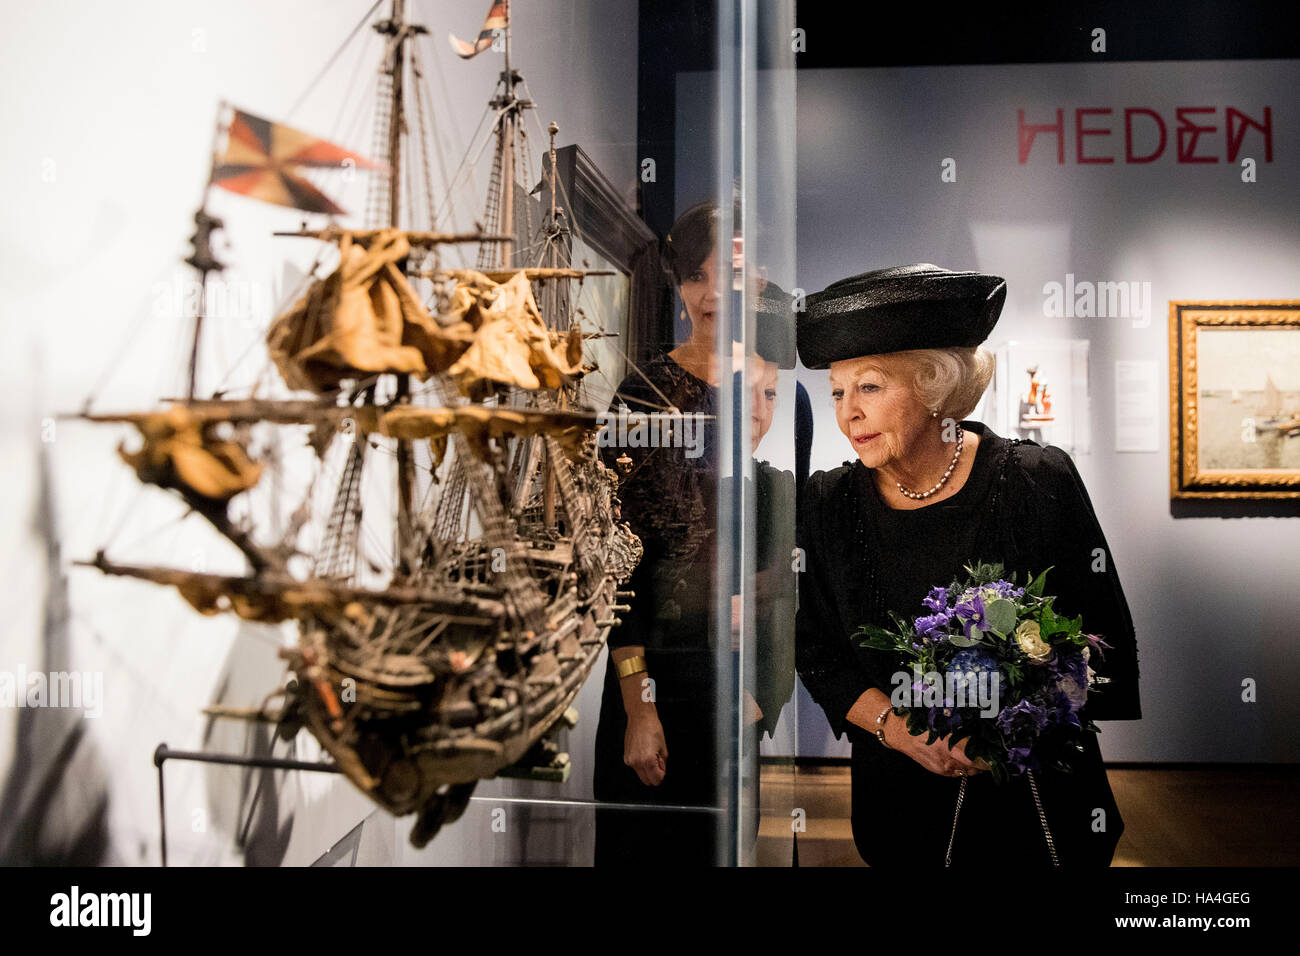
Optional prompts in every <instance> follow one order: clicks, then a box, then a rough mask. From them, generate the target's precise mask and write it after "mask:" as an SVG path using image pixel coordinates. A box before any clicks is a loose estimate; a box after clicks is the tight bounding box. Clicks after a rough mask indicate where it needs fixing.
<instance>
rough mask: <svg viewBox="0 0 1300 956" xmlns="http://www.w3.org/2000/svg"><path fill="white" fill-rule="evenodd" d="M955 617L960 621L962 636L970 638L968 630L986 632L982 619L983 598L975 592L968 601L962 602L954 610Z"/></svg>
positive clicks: (985, 623)
mask: <svg viewBox="0 0 1300 956" xmlns="http://www.w3.org/2000/svg"><path fill="white" fill-rule="evenodd" d="M955 610H956V612H957V616H958V617H959V618H961V620H962V635H963V636H964V637H970V629H971V628H972V627H978V628H979V629H980V630H982V631H983V630H987V629H988V628H987V626H986V625H987V622H986V621H985V619H984V598H983V597H982V596H981V595H980V593H979V591H976V592H975V594H974V596H973V597H972V598H971V599H970V600H969V601H962V602H961V603H959V604H958V605H957V607H956V608H955Z"/></svg>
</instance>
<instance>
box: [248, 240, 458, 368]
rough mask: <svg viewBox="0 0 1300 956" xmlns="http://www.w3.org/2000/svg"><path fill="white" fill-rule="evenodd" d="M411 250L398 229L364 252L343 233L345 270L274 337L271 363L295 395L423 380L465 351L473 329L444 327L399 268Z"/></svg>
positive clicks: (317, 288)
mask: <svg viewBox="0 0 1300 956" xmlns="http://www.w3.org/2000/svg"><path fill="white" fill-rule="evenodd" d="M410 250H411V247H410V243H409V242H407V240H406V237H405V236H404V235H403V234H402V233H401V231H400V230H397V229H386V230H383V231H382V232H381V233H379V234H378V235H377V236H375V237H374V238H373V239H372V240H371V241H369V242H367V243H365V244H364V245H363V244H361V243H358V242H354V241H353V239H352V236H351V235H350V234H348V233H347V232H342V233H340V235H339V265H338V268H336V269H335V270H334V272H332V273H331V274H330V275H329V276H328V277H327V278H325V279H323V280H321V281H318V282H316V283H314V284H313V285H312V287H311V289H309V290H308V292H307V294H306V295H305V296H303V297H302V298H301V299H299V300H298V302H297V303H296V304H295V305H294V307H293V308H292V309H291V310H290V311H289V312H287V313H285V314H284V315H282V316H280V317H279V318H278V319H276V320H275V322H274V323H273V324H272V325H271V329H270V331H269V332H268V333H267V345H268V347H269V349H270V352H271V358H272V360H273V361H274V362H275V364H276V367H277V368H278V369H279V370H280V374H281V375H282V376H283V377H284V380H285V382H286V383H287V384H288V385H289V387H290V388H294V389H305V390H308V391H313V392H321V391H325V390H327V389H332V388H336V387H337V386H338V385H339V383H340V382H341V381H343V380H344V379H355V378H361V377H364V376H367V375H371V374H375V373H382V372H394V373H409V374H413V375H416V376H418V377H420V378H421V379H424V378H428V377H429V375H431V374H433V373H435V372H441V371H444V370H446V369H447V368H448V367H449V366H450V365H451V364H452V363H453V362H455V361H456V359H457V358H458V357H459V356H460V355H461V353H462V352H464V351H465V349H466V348H467V347H468V346H469V344H470V342H471V340H472V338H473V334H474V330H473V327H472V326H470V325H469V324H468V323H454V324H452V325H450V326H442V325H439V323H438V322H437V321H436V320H435V319H434V318H433V316H431V315H430V314H429V312H428V310H426V309H425V308H424V306H423V304H421V302H420V299H419V296H417V295H416V293H415V290H414V289H412V288H411V285H410V283H409V282H408V281H407V279H406V276H405V275H404V274H403V273H402V270H401V268H400V266H399V263H400V262H401V261H402V260H403V259H405V258H406V256H407V255H408V254H409V253H410Z"/></svg>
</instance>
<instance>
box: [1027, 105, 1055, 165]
mask: <svg viewBox="0 0 1300 956" xmlns="http://www.w3.org/2000/svg"><path fill="white" fill-rule="evenodd" d="M1016 120H1017V122H1018V123H1019V130H1018V139H1019V146H1020V162H1021V163H1022V164H1023V163H1024V162H1026V161H1027V160H1028V159H1029V151H1030V150H1031V149H1033V148H1034V137H1035V136H1037V135H1038V134H1039V133H1055V134H1056V162H1057V165H1062V164H1063V163H1064V162H1065V110H1063V109H1062V110H1057V111H1056V122H1055V123H1054V124H1053V123H1043V124H1040V125H1035V126H1026V125H1025V111H1024V110H1016Z"/></svg>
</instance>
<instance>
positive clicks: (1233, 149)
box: [1227, 106, 1273, 163]
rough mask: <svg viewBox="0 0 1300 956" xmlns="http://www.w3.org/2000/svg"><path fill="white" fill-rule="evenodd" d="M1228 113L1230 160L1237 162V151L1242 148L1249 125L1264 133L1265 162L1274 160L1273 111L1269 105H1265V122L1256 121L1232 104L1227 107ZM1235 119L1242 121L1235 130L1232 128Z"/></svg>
mask: <svg viewBox="0 0 1300 956" xmlns="http://www.w3.org/2000/svg"><path fill="white" fill-rule="evenodd" d="M1227 115H1228V122H1227V128H1228V162H1230V163H1235V162H1236V161H1237V153H1238V151H1239V150H1240V149H1241V141H1242V139H1244V138H1245V136H1246V127H1247V126H1253V127H1255V129H1257V130H1259V131H1260V132H1261V133H1263V134H1264V162H1266V163H1271V162H1273V111H1272V110H1271V109H1270V108H1269V107H1267V106H1265V107H1264V122H1263V123H1257V122H1255V121H1254V120H1253V119H1251V118H1250V117H1249V116H1247V115H1246V114H1245V113H1239V112H1237V111H1236V110H1234V109H1233V108H1232V107H1231V106H1229V107H1228V109H1227ZM1234 119H1236V120H1239V121H1240V125H1239V126H1237V128H1236V130H1235V131H1234V130H1233V128H1232V121H1233V120H1234Z"/></svg>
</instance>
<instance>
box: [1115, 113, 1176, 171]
mask: <svg viewBox="0 0 1300 956" xmlns="http://www.w3.org/2000/svg"><path fill="white" fill-rule="evenodd" d="M1136 113H1142V114H1143V115H1145V116H1150V117H1151V118H1152V119H1153V120H1155V121H1156V128H1157V129H1159V130H1160V145H1159V146H1157V147H1156V149H1155V152H1154V153H1152V154H1151V155H1149V156H1137V155H1135V154H1134V152H1133V116H1134V114H1136ZM1168 138H1169V137H1168V135H1167V133H1166V131H1165V121H1164V120H1162V119H1161V118H1160V114H1159V113H1157V112H1156V111H1155V110H1149V109H1147V108H1146V107H1145V106H1130V107H1127V108H1126V109H1125V110H1124V162H1126V163H1153V162H1155V161H1156V160H1157V159H1159V158H1160V154H1161V153H1163V152H1164V151H1165V143H1166V142H1167V141H1168Z"/></svg>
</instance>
